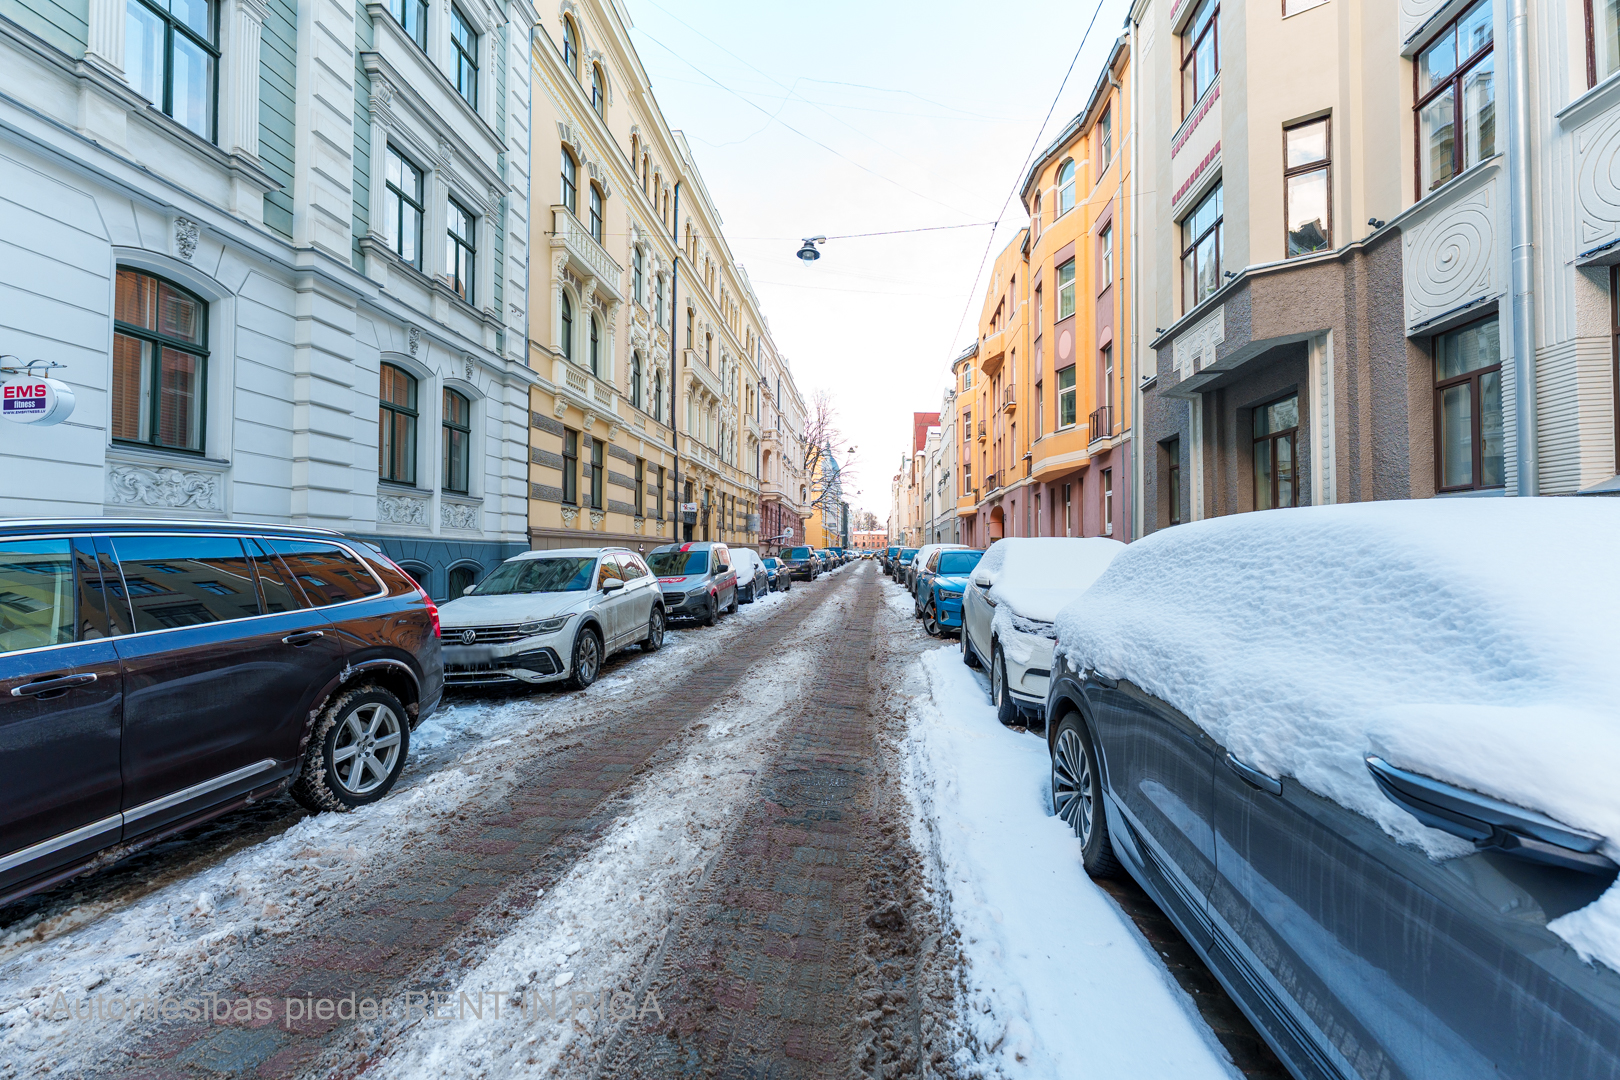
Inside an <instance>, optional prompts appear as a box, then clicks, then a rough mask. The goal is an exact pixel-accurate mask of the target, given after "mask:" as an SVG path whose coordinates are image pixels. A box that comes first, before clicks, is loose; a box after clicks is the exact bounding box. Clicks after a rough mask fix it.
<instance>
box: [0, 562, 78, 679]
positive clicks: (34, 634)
mask: <svg viewBox="0 0 1620 1080" xmlns="http://www.w3.org/2000/svg"><path fill="white" fill-rule="evenodd" d="M70 548H71V545H70V543H69V541H67V540H20V541H16V542H13V543H6V544H0V653H7V652H16V651H17V650H19V649H40V648H44V647H45V646H47V645H64V644H66V643H68V642H70V641H72V640H73V625H74V621H75V615H76V613H77V611H78V608H77V606H76V605H75V603H74V596H73V556H72V553H71V550H70Z"/></svg>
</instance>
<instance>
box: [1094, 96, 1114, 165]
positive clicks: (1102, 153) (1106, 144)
mask: <svg viewBox="0 0 1620 1080" xmlns="http://www.w3.org/2000/svg"><path fill="white" fill-rule="evenodd" d="M1097 145H1098V147H1099V148H1100V150H1099V152H1098V157H1097V160H1098V161H1100V162H1102V166H1101V168H1107V166H1108V163H1109V162H1110V161H1113V160H1114V110H1113V109H1105V110H1104V111H1103V114H1102V119H1101V120H1098V121H1097Z"/></svg>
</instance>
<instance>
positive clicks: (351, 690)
mask: <svg viewBox="0 0 1620 1080" xmlns="http://www.w3.org/2000/svg"><path fill="white" fill-rule="evenodd" d="M442 662H443V661H442V657H441V655H440V648H439V614H438V610H437V609H436V608H435V607H434V604H433V601H432V600H430V599H429V598H428V596H427V594H426V593H425V592H423V591H422V590H421V588H419V587H418V586H417V584H416V583H415V582H414V581H412V580H411V578H410V577H409V576H408V575H407V574H405V572H404V571H402V570H400V569H399V568H398V567H397V566H395V565H394V564H393V563H391V562H390V561H388V559H387V558H385V557H384V556H383V555H382V554H381V553H380V552H378V551H377V550H376V549H375V548H372V547H370V546H369V545H366V544H362V543H357V542H355V541H353V540H349V539H347V538H345V537H343V536H342V535H340V534H338V533H334V532H328V531H325V530H320V529H295V528H282V527H277V526H270V525H244V524H241V523H237V522H197V521H138V520H117V519H113V518H100V519H95V520H30V521H17V520H12V521H7V522H5V523H3V524H0V701H3V702H5V704H4V705H3V706H0V792H4V796H3V797H0V903H7V902H9V901H11V900H15V899H17V898H18V897H21V896H24V895H26V894H28V893H31V892H35V891H37V890H39V889H43V888H46V887H48V886H50V885H53V884H55V883H56V882H59V881H63V880H66V879H67V878H70V877H73V876H75V875H77V874H80V873H82V872H84V871H85V870H86V869H88V868H90V867H91V866H92V865H93V864H96V863H100V862H110V861H113V856H111V855H109V852H112V851H114V850H116V857H122V856H123V855H127V854H129V853H130V852H132V851H135V850H139V849H140V848H142V847H145V846H147V845H149V844H152V843H155V842H156V841H158V840H161V839H164V838H166V837H169V836H172V835H174V834H175V833H178V832H180V831H182V830H184V829H188V828H190V827H191V826H193V825H196V824H198V823H200V822H203V821H206V820H208V819H210V818H213V817H216V816H218V815H219V814H222V813H225V812H226V811H228V810H232V809H235V808H237V807H239V806H242V805H244V804H246V803H248V802H251V801H255V800H259V799H264V798H268V797H270V796H272V795H275V794H278V793H280V792H283V791H290V792H291V793H292V795H293V796H294V797H295V798H296V799H297V800H298V801H299V802H301V803H303V804H304V805H305V806H306V807H309V808H310V809H312V810H338V811H343V810H351V809H353V808H355V807H358V806H363V805H366V804H367V803H372V802H376V801H377V800H378V799H381V798H382V797H383V796H384V795H386V794H387V793H388V791H389V789H390V788H392V787H393V785H394V782H395V781H396V780H398V778H399V775H400V772H401V771H402V770H403V769H404V767H405V761H406V757H407V755H408V751H409V748H410V735H411V732H412V731H413V730H414V729H415V728H416V726H417V725H418V724H420V723H421V722H422V720H424V719H425V718H426V717H428V716H429V715H431V714H432V712H433V711H434V709H435V708H436V707H437V706H438V703H439V697H440V694H441V692H442V690H443V670H442Z"/></svg>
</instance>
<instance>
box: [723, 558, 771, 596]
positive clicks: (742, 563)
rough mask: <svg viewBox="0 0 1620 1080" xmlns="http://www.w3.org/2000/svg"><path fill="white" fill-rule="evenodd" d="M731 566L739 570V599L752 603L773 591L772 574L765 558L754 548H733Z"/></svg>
mask: <svg viewBox="0 0 1620 1080" xmlns="http://www.w3.org/2000/svg"><path fill="white" fill-rule="evenodd" d="M731 567H732V569H733V570H735V571H737V600H738V602H739V603H743V604H752V603H753V602H754V601H755V600H758V599H759V598H760V597H761V596H762V595H764V594H765V593H768V592H770V591H771V575H770V573H769V572H768V571H767V570H766V569H765V560H764V559H761V558H760V557H759V553H758V552H756V551H754V550H753V549H752V548H732V549H731Z"/></svg>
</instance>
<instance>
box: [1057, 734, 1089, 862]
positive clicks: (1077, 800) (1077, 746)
mask: <svg viewBox="0 0 1620 1080" xmlns="http://www.w3.org/2000/svg"><path fill="white" fill-rule="evenodd" d="M1091 798H1092V796H1091V755H1090V754H1089V753H1088V752H1087V751H1086V744H1085V740H1083V739H1082V738H1081V737H1080V733H1079V732H1078V731H1076V730H1075V729H1074V728H1072V727H1066V728H1064V729H1063V730H1062V731H1061V732H1060V733H1059V734H1058V739H1057V749H1056V750H1055V751H1053V754H1052V809H1053V811H1054V812H1055V813H1056V814H1057V816H1058V817H1060V818H1062V819H1063V821H1064V823H1065V824H1067V825H1068V826H1069V828H1071V829H1073V830H1074V835H1075V836H1077V837H1079V838H1080V843H1081V845H1082V846H1084V845H1085V844H1089V843H1090V842H1091V815H1092V812H1093V809H1094V807H1093V806H1092V801H1091Z"/></svg>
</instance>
